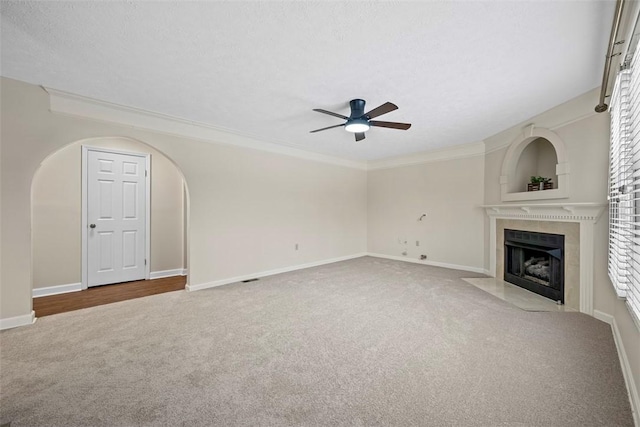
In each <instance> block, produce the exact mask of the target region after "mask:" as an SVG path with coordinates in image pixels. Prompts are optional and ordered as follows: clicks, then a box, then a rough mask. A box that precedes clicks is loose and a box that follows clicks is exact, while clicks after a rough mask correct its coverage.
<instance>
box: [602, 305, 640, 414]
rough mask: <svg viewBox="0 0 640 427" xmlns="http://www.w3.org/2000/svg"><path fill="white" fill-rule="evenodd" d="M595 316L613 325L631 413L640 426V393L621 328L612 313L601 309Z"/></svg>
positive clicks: (614, 339)
mask: <svg viewBox="0 0 640 427" xmlns="http://www.w3.org/2000/svg"><path fill="white" fill-rule="evenodd" d="M593 317H595V318H596V319H598V320H601V321H603V322H605V323H608V324H609V325H611V331H612V333H613V341H614V342H615V343H616V349H617V350H618V357H619V358H620V367H621V368H622V376H623V377H624V383H625V385H626V386H627V392H628V393H629V402H630V403H631V413H632V414H633V422H634V423H635V425H636V426H640V397H639V396H640V395H639V394H638V387H637V384H636V383H635V381H634V378H633V371H632V370H631V365H630V364H629V358H628V357H627V352H626V351H625V349H624V343H623V342H622V335H620V329H618V324H617V323H616V318H615V317H613V316H612V315H610V314H607V313H603V312H602V311H599V310H594V311H593Z"/></svg>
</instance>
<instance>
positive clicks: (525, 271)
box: [504, 229, 564, 304]
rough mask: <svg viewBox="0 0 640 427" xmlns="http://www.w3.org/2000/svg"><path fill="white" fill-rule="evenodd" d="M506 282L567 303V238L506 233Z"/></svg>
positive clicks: (512, 231) (525, 233)
mask: <svg viewBox="0 0 640 427" xmlns="http://www.w3.org/2000/svg"><path fill="white" fill-rule="evenodd" d="M504 242H505V243H504V246H505V251H504V254H505V262H504V266H505V270H504V280H505V281H506V282H509V283H513V284H514V285H518V286H520V287H523V288H525V289H528V290H530V291H532V292H535V293H537V294H539V295H542V296H544V297H547V298H550V299H552V300H554V301H557V302H558V303H559V304H564V236H562V235H558V234H547V233H534V232H529V231H520V230H506V229H505V230H504Z"/></svg>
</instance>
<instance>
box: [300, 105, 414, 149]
mask: <svg viewBox="0 0 640 427" xmlns="http://www.w3.org/2000/svg"><path fill="white" fill-rule="evenodd" d="M364 104H365V101H364V99H352V100H351V101H350V102H349V105H350V106H351V115H350V116H349V117H347V116H343V115H342V114H338V113H334V112H331V111H327V110H322V109H320V108H314V109H313V111H317V112H318V113H324V114H328V115H330V116H334V117H338V118H340V119H343V120H346V122H345V123H343V124H341V125H335V126H329V127H326V128H322V129H316V130H312V131H311V133H315V132H320V131H322V130H327V129H333V128H337V127H342V126H344V129H345V130H346V131H347V132H353V133H355V135H356V142H358V141H362V140H363V139H364V133H365V132H366V131H368V130H369V128H370V127H371V126H377V127H381V128H391V129H402V130H407V129H409V128H410V127H411V123H398V122H380V121H377V120H371V119H373V118H375V117H378V116H381V115H383V114H387V113H390V112H391V111H393V110H397V109H398V106H397V105H395V104H392V103H391V102H385V103H384V104H382V105H381V106H379V107H377V108H374V109H373V110H371V111H369V112H368V113H365V112H364Z"/></svg>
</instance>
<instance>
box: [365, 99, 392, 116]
mask: <svg viewBox="0 0 640 427" xmlns="http://www.w3.org/2000/svg"><path fill="white" fill-rule="evenodd" d="M397 109H398V106H397V105H396V104H392V103H391V102H385V103H384V104H382V105H381V106H379V107H377V108H374V109H373V110H371V111H369V112H368V113H366V114H365V116H367V117H369V118H370V119H373V118H374V117H378V116H381V115H383V114H387V113H390V112H392V111H393V110H397Z"/></svg>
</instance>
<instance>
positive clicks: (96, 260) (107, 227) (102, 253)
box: [86, 150, 147, 286]
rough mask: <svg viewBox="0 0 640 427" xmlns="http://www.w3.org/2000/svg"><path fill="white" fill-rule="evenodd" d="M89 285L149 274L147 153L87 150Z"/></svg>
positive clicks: (141, 277) (135, 278) (142, 277)
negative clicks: (147, 257) (147, 249)
mask: <svg viewBox="0 0 640 427" xmlns="http://www.w3.org/2000/svg"><path fill="white" fill-rule="evenodd" d="M86 160H87V201H86V202H87V224H88V230H87V270H88V278H87V284H88V286H97V285H104V284H108V283H118V282H127V281H131V280H141V279H144V278H145V275H146V267H145V259H146V253H145V252H146V216H147V212H146V209H147V206H146V200H147V197H146V179H147V178H146V174H145V171H146V157H145V156H144V155H141V156H137V155H133V154H120V153H109V152H104V151H94V150H89V151H88V152H87V159H86Z"/></svg>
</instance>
